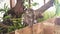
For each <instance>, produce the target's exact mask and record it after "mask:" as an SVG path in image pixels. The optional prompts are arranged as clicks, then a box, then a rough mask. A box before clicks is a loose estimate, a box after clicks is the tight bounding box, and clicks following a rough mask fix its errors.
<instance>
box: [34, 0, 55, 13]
mask: <svg viewBox="0 0 60 34" xmlns="http://www.w3.org/2000/svg"><path fill="white" fill-rule="evenodd" d="M53 2H54V0H50V1H49V2H47V3H46V4H44V5H43V6H42V7H41V8H39V9H37V10H35V11H39V12H41V13H43V12H44V11H45V10H47V9H48V8H50V7H51V6H53Z"/></svg>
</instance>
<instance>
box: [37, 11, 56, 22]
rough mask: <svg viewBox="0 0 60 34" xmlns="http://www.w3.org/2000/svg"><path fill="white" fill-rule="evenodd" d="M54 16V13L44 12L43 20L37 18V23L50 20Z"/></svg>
mask: <svg viewBox="0 0 60 34" xmlns="http://www.w3.org/2000/svg"><path fill="white" fill-rule="evenodd" d="M54 16H55V12H54V11H45V12H44V13H43V18H39V19H38V22H42V21H44V20H47V19H49V18H52V17H54Z"/></svg>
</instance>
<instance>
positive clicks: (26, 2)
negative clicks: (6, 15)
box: [24, 0, 39, 8]
mask: <svg viewBox="0 0 60 34" xmlns="http://www.w3.org/2000/svg"><path fill="white" fill-rule="evenodd" d="M38 4H39V3H36V2H33V1H31V3H30V5H31V6H30V8H31V7H32V6H36V5H38ZM24 6H25V8H29V0H24Z"/></svg>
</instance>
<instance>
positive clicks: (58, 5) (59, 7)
mask: <svg viewBox="0 0 60 34" xmlns="http://www.w3.org/2000/svg"><path fill="white" fill-rule="evenodd" d="M54 5H55V7H56V15H57V16H60V3H59V1H58V0H55V1H54Z"/></svg>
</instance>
